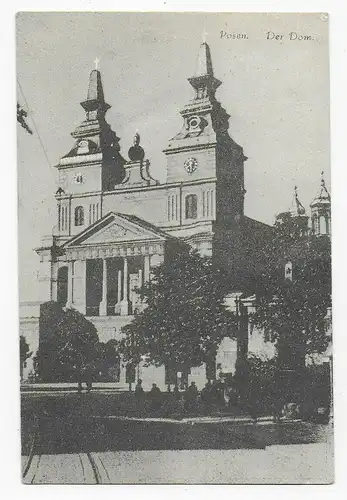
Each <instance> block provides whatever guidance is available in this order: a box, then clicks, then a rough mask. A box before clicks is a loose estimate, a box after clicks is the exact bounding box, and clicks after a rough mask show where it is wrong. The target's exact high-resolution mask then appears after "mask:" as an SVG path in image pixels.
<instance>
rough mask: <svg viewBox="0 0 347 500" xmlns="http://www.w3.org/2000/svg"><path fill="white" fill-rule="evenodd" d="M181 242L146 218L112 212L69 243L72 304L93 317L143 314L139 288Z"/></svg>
mask: <svg viewBox="0 0 347 500" xmlns="http://www.w3.org/2000/svg"><path fill="white" fill-rule="evenodd" d="M177 241H178V240H177V239H176V238H174V237H172V236H170V235H168V234H166V233H164V232H163V231H162V230H160V229H158V228H155V227H154V226H151V225H150V224H149V223H147V222H144V221H142V220H141V219H138V218H134V220H133V219H132V218H129V216H126V217H125V216H124V215H123V214H116V213H114V212H110V213H109V214H108V215H106V216H105V217H103V218H102V219H100V220H99V221H97V222H96V223H95V224H93V225H92V226H90V227H89V228H87V230H85V231H83V232H82V233H81V234H79V235H77V236H75V237H73V238H71V239H70V240H69V241H68V242H66V244H65V246H64V250H65V259H66V260H65V261H64V263H67V266H68V279H67V281H68V283H67V289H68V293H67V304H66V305H67V307H74V308H76V309H78V310H79V311H80V312H82V313H83V314H86V316H90V317H93V316H132V315H133V314H137V313H138V312H140V311H141V310H142V309H143V307H142V304H141V300H140V298H139V295H138V293H137V289H138V288H141V286H142V285H143V283H145V282H147V281H149V280H150V279H151V268H152V267H155V266H157V265H159V264H161V263H162V262H163V260H164V254H165V251H166V247H167V245H171V244H172V245H177V244H178V243H177ZM64 265H66V264H64Z"/></svg>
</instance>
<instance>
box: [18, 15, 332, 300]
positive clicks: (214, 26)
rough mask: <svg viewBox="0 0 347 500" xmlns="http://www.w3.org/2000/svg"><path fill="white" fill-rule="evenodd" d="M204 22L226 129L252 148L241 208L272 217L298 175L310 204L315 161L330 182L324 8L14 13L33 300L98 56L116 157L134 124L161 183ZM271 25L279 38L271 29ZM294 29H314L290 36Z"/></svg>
mask: <svg viewBox="0 0 347 500" xmlns="http://www.w3.org/2000/svg"><path fill="white" fill-rule="evenodd" d="M203 32H206V33H207V42H208V43H209V45H210V48H211V53H212V61H213V68H214V73H215V76H216V77H217V78H218V79H219V80H221V81H222V86H221V87H220V88H219V89H218V91H217V94H216V97H217V99H218V100H219V101H220V102H221V103H222V105H223V107H224V108H225V109H226V110H227V112H228V113H229V114H230V115H231V117H230V120H229V124H230V127H229V133H230V135H231V137H232V138H233V139H234V140H235V141H236V142H237V143H238V144H240V145H241V146H242V147H243V149H244V154H245V155H246V156H247V157H248V160H247V162H246V163H245V187H246V190H247V194H246V199H245V213H246V215H248V216H249V217H253V218H255V219H258V220H260V221H263V222H267V223H269V224H272V223H273V222H274V218H275V215H276V214H277V213H280V212H282V211H285V210H287V209H288V208H289V206H290V204H291V201H292V198H293V190H294V185H297V186H298V192H299V198H300V200H301V202H302V203H303V205H304V206H305V207H306V208H307V210H308V209H309V204H310V202H311V201H312V199H313V198H314V196H315V194H316V192H317V191H318V189H319V183H320V172H321V171H322V170H323V171H324V172H325V178H326V181H327V185H328V188H329V189H330V151H329V59H328V53H329V48H328V22H327V20H326V18H325V17H324V15H322V14H319V13H316V14H226V13H222V14H211V13H208V14H202V13H198V14H193V13H189V14H188V13H185V14H184V13H175V14H165V13H160V14H158V13H154V14H117V13H84V14H83V13H19V14H18V15H17V81H18V82H19V84H18V85H17V87H18V89H17V91H18V100H19V102H20V103H21V104H22V105H23V106H24V108H25V109H27V110H28V112H29V116H28V123H29V125H30V126H31V127H32V128H33V129H34V134H33V135H32V136H31V135H29V134H27V133H26V132H25V131H24V130H23V129H22V128H20V127H18V134H17V137H18V179H19V181H18V195H19V200H18V204H19V274H20V300H21V301H32V300H37V296H38V293H37V290H38V289H37V281H36V275H37V269H38V266H39V259H38V256H37V255H36V253H35V252H34V251H33V249H34V248H35V247H38V246H39V245H40V238H41V237H42V236H44V235H45V234H49V233H50V232H51V229H52V226H54V225H55V215H56V203H55V199H54V193H55V191H56V189H57V187H58V186H57V169H56V168H55V167H54V165H56V164H57V163H58V162H59V159H60V158H61V157H62V156H63V155H65V154H66V153H67V152H68V151H69V150H70V149H71V147H72V146H73V144H74V141H73V139H72V137H71V136H70V133H71V132H72V131H73V130H74V129H75V127H76V126H77V125H79V124H80V122H81V121H82V120H83V119H84V112H83V109H82V108H81V106H80V105H79V103H80V102H81V101H83V100H84V99H85V98H86V93H87V87H88V79H89V74H90V71H91V70H92V69H93V68H94V63H93V61H94V59H95V58H96V57H97V58H98V59H99V60H100V62H99V69H100V71H101V74H102V80H103V86H104V92H105V98H106V101H107V102H108V103H109V104H110V105H111V106H112V107H111V109H110V110H109V111H108V113H107V121H108V122H109V123H110V124H111V126H112V128H113V130H115V132H116V133H117V135H118V137H120V138H121V141H120V146H121V152H122V153H123V156H127V151H128V148H129V147H130V145H131V144H132V138H133V135H134V133H135V131H136V130H138V131H139V133H140V135H141V145H142V146H143V148H144V149H145V151H146V156H147V157H148V158H149V159H150V161H151V169H152V175H153V176H154V177H156V178H158V179H159V180H161V181H162V182H164V181H165V175H166V172H165V156H164V154H163V153H162V150H163V149H165V147H166V146H167V143H168V141H169V139H170V138H171V137H172V136H174V135H175V134H176V133H177V132H178V131H180V129H181V126H182V118H181V117H180V115H179V110H180V109H182V108H183V106H184V105H185V104H187V103H188V101H189V100H190V99H191V98H192V96H193V90H192V88H191V87H190V85H189V83H188V82H187V78H189V77H190V76H192V75H193V74H194V69H195V64H196V59H197V54H198V49H199V45H200V43H201V39H202V33H203ZM221 32H224V33H228V34H230V35H232V34H238V33H239V34H245V35H246V36H247V38H239V39H237V38H233V37H232V36H230V37H227V36H221ZM268 32H273V33H274V34H277V35H281V34H282V35H283V38H282V39H281V38H280V37H279V38H278V39H277V40H276V39H267V33H268ZM290 32H295V33H297V34H298V35H299V34H300V35H305V36H309V37H311V39H310V40H298V39H296V40H289V36H288V35H289V33H290ZM293 37H294V36H293ZM35 127H36V128H35ZM37 130H38V132H39V136H40V138H41V141H42V144H41V142H40V140H39V137H38V134H37ZM46 155H47V157H48V160H47V158H46Z"/></svg>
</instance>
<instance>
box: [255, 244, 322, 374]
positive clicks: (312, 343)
mask: <svg viewBox="0 0 347 500" xmlns="http://www.w3.org/2000/svg"><path fill="white" fill-rule="evenodd" d="M301 243H302V244H301V245H300V244H298V245H295V246H292V247H291V248H290V249H289V250H287V251H286V254H285V255H283V257H282V258H276V257H274V259H276V265H274V263H275V261H274V260H273V261H272V263H271V264H272V266H271V267H270V268H268V269H267V272H265V273H264V275H263V276H262V277H261V278H260V279H259V280H258V283H257V286H256V288H255V293H256V311H255V313H254V314H253V315H252V317H251V321H252V324H253V325H255V326H256V327H258V328H260V329H261V330H262V331H263V333H264V337H265V340H266V341H270V342H273V343H275V345H276V347H277V351H278V361H279V363H280V365H281V367H282V368H289V369H291V368H293V369H295V368H297V367H300V366H304V364H305V358H306V356H307V355H312V354H315V353H323V352H324V351H325V350H326V348H327V347H328V345H329V343H330V341H331V337H330V335H329V334H328V321H329V319H328V318H327V313H328V309H329V308H330V307H331V262H330V253H329V249H330V247H329V246H327V245H325V243H324V242H319V243H318V244H317V243H316V242H310V241H308V240H305V241H303V242H301ZM273 255H274V254H273ZM288 260H290V261H292V263H293V272H292V276H290V279H288V278H286V277H285V276H284V272H285V271H284V270H285V262H286V261H288Z"/></svg>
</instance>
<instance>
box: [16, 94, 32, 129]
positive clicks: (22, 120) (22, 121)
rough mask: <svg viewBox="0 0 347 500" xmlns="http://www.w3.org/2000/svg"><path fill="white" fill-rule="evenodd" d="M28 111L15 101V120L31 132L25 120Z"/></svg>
mask: <svg viewBox="0 0 347 500" xmlns="http://www.w3.org/2000/svg"><path fill="white" fill-rule="evenodd" d="M27 116H28V113H27V112H26V111H25V110H24V109H23V108H22V106H21V105H20V104H19V103H18V102H17V122H18V123H19V124H20V125H21V126H22V127H23V128H24V130H26V131H27V132H28V134H32V133H33V132H32V130H31V128H30V127H29V125H28V124H27V122H26V118H27Z"/></svg>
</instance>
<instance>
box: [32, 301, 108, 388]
mask: <svg viewBox="0 0 347 500" xmlns="http://www.w3.org/2000/svg"><path fill="white" fill-rule="evenodd" d="M98 340H99V339H98V334H97V330H96V328H95V326H94V325H93V323H91V322H90V321H88V320H87V319H86V318H85V317H84V316H83V314H81V313H80V312H78V311H76V310H75V309H67V310H66V311H64V310H63V309H62V308H61V307H60V306H59V304H57V303H56V302H46V303H45V304H42V306H41V311H40V345H39V349H38V352H37V355H36V357H35V365H36V372H37V374H38V376H39V378H40V379H41V380H43V381H45V382H57V381H72V380H73V381H78V382H81V381H82V379H83V376H84V375H85V374H86V371H89V372H90V371H95V367H96V361H97V353H98V350H97V344H98Z"/></svg>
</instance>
